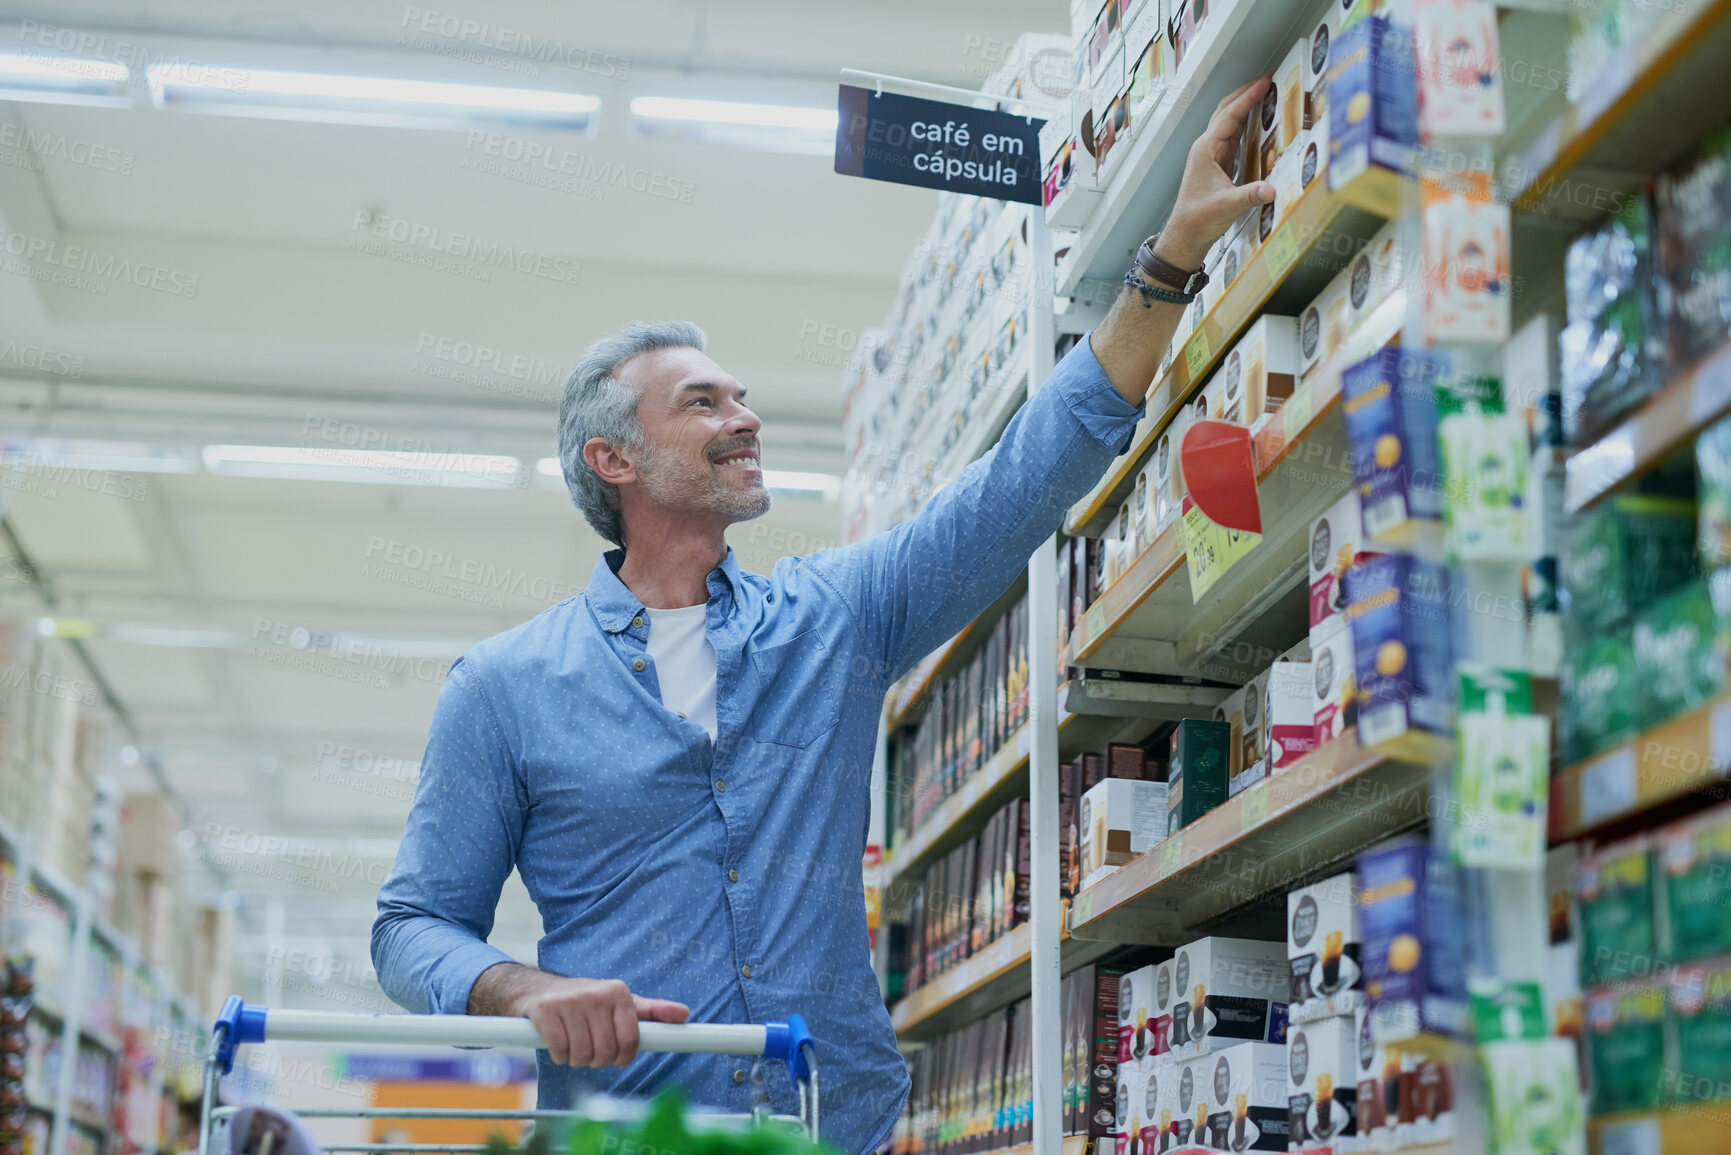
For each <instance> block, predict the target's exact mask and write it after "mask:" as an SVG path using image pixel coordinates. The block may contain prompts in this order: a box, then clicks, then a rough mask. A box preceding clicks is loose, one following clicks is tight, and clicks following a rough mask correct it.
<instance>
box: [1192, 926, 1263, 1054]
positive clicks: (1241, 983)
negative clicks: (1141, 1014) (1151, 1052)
mask: <svg viewBox="0 0 1731 1155" xmlns="http://www.w3.org/2000/svg"><path fill="white" fill-rule="evenodd" d="M1171 965H1172V989H1173V995H1174V998H1175V999H1176V1002H1175V1003H1174V1004H1173V1008H1172V1036H1171V1044H1172V1045H1171V1051H1172V1054H1173V1055H1174V1057H1176V1058H1179V1059H1186V1058H1194V1057H1196V1056H1198V1055H1205V1054H1208V1053H1209V1052H1211V1051H1218V1050H1220V1049H1221V1048H1222V1047H1229V1046H1231V1045H1233V1044H1234V1043H1241V1042H1246V1041H1249V1042H1264V1043H1284V1042H1285V1041H1286V993H1287V986H1288V983H1287V970H1288V967H1287V962H1286V948H1285V945H1284V944H1282V943H1278V942H1262V941H1260V940H1257V939H1244V938H1216V937H1209V938H1202V939H1197V940H1196V941H1195V942H1193V943H1189V944H1187V945H1185V946H1181V947H1179V948H1178V950H1177V952H1176V953H1175V954H1174V955H1173V956H1172V964H1171Z"/></svg>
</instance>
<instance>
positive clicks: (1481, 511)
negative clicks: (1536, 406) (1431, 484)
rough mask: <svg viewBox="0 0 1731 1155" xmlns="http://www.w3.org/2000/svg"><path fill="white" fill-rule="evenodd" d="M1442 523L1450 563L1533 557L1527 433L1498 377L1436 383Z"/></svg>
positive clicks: (1466, 377) (1450, 378) (1448, 378)
mask: <svg viewBox="0 0 1731 1155" xmlns="http://www.w3.org/2000/svg"><path fill="white" fill-rule="evenodd" d="M1436 413H1437V440H1438V443H1439V445H1440V446H1441V449H1442V464H1443V498H1444V504H1443V520H1444V523H1445V525H1446V527H1447V529H1448V547H1449V556H1450V558H1451V560H1453V561H1456V562H1468V561H1501V560H1505V559H1511V558H1512V559H1514V560H1517V561H1524V560H1525V559H1526V557H1527V552H1528V550H1527V541H1528V526H1527V510H1526V496H1527V455H1528V452H1529V450H1528V447H1527V428H1526V422H1525V421H1524V420H1523V418H1522V416H1521V414H1519V413H1512V412H1510V411H1509V409H1508V407H1507V406H1506V405H1505V404H1504V403H1503V382H1502V378H1500V377H1481V376H1472V375H1466V374H1462V375H1454V374H1445V375H1443V376H1442V377H1440V378H1439V379H1438V380H1437V384H1436Z"/></svg>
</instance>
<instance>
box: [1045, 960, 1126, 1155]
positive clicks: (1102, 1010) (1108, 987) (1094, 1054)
mask: <svg viewBox="0 0 1731 1155" xmlns="http://www.w3.org/2000/svg"><path fill="white" fill-rule="evenodd" d="M1087 969H1088V971H1091V972H1092V980H1091V981H1092V985H1093V988H1094V989H1093V1007H1094V1013H1093V1015H1092V1016H1091V1017H1090V1018H1089V1020H1088V1026H1089V1033H1088V1039H1087V1043H1088V1052H1089V1053H1088V1059H1089V1067H1088V1086H1087V1091H1086V1102H1085V1103H1083V1104H1082V1108H1083V1116H1084V1118H1083V1123H1084V1126H1085V1129H1086V1131H1087V1133H1088V1134H1089V1135H1092V1136H1094V1137H1095V1138H1096V1139H1102V1138H1105V1137H1106V1136H1107V1135H1110V1134H1112V1133H1113V1125H1114V1122H1115V1120H1116V1119H1117V1114H1118V1109H1117V1102H1118V994H1119V980H1120V979H1121V978H1123V976H1124V968H1122V967H1114V966H1094V967H1090V968H1087ZM1084 990H1086V984H1085V985H1084ZM1023 1141H1024V1142H1026V1140H1023Z"/></svg>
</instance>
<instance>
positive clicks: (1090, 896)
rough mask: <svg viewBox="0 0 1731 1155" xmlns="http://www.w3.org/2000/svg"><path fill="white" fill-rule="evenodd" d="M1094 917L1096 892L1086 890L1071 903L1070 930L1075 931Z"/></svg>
mask: <svg viewBox="0 0 1731 1155" xmlns="http://www.w3.org/2000/svg"><path fill="white" fill-rule="evenodd" d="M1093 917H1094V892H1093V891H1091V890H1084V891H1083V892H1082V893H1081V894H1078V895H1077V896H1076V898H1075V900H1074V901H1073V902H1071V903H1070V929H1072V930H1074V929H1075V928H1076V927H1078V926H1081V925H1082V924H1083V923H1085V922H1087V921H1088V920H1089V919H1090V918H1093Z"/></svg>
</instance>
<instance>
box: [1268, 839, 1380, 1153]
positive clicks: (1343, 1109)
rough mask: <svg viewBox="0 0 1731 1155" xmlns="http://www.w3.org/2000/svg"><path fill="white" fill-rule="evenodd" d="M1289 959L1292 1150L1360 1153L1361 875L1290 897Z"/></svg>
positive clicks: (1350, 875)
mask: <svg viewBox="0 0 1731 1155" xmlns="http://www.w3.org/2000/svg"><path fill="white" fill-rule="evenodd" d="M1286 957H1287V963H1288V965H1289V967H1290V974H1289V980H1290V982H1291V989H1290V992H1289V995H1288V999H1289V1001H1288V1006H1287V1015H1288V1018H1289V1020H1290V1021H1289V1023H1288V1025H1287V1033H1286V1050H1287V1067H1288V1083H1287V1096H1288V1098H1287V1105H1288V1117H1287V1129H1288V1132H1289V1135H1290V1141H1291V1145H1292V1149H1293V1150H1295V1151H1296V1150H1303V1149H1306V1148H1310V1147H1313V1146H1317V1145H1329V1146H1332V1147H1333V1148H1334V1149H1335V1150H1336V1151H1348V1150H1353V1149H1355V1148H1356V1146H1357V1144H1358V1130H1357V1119H1358V1097H1359V1082H1360V1078H1359V1071H1358V1061H1359V1041H1360V1036H1361V1033H1362V1032H1363V1031H1364V1030H1365V1029H1366V1019H1365V998H1364V991H1363V987H1362V982H1361V980H1362V977H1363V976H1362V972H1361V969H1360V957H1361V955H1360V940H1359V926H1358V880H1357V875H1356V874H1354V873H1353V872H1350V871H1349V872H1347V873H1344V874H1337V875H1335V876H1333V877H1331V878H1326V879H1323V880H1322V881H1321V882H1318V883H1315V884H1313V885H1310V886H1306V887H1301V888H1299V889H1297V890H1294V891H1292V892H1290V893H1289V894H1288V895H1287V898H1286Z"/></svg>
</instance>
